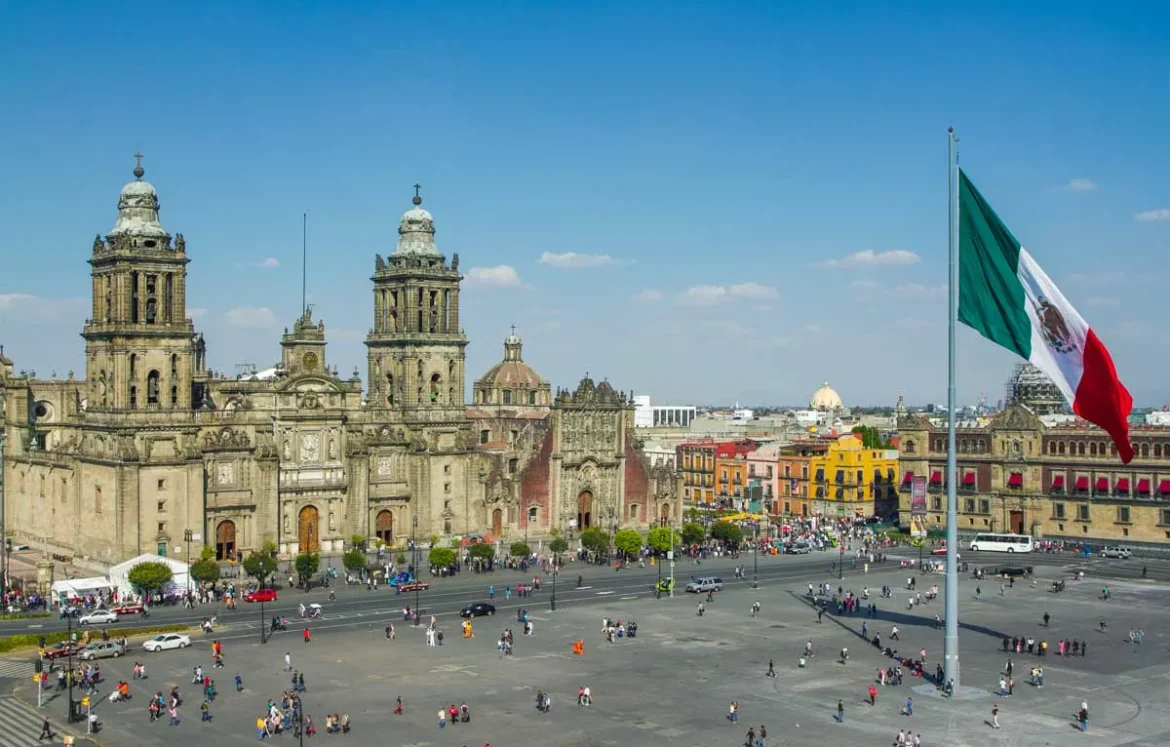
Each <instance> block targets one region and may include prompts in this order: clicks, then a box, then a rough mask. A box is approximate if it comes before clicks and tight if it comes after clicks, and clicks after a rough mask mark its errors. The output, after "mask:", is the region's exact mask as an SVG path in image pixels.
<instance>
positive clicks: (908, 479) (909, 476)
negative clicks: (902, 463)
mask: <svg viewBox="0 0 1170 747" xmlns="http://www.w3.org/2000/svg"><path fill="white" fill-rule="evenodd" d="M912 482H914V473H913V472H906V473H903V475H902V484H903V485H909V484H910V483H912Z"/></svg>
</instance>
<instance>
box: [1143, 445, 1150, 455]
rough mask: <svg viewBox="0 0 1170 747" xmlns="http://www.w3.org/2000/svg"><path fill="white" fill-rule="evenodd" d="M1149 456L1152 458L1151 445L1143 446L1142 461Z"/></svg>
mask: <svg viewBox="0 0 1170 747" xmlns="http://www.w3.org/2000/svg"><path fill="white" fill-rule="evenodd" d="M1149 456H1150V445H1149V444H1142V459H1145V458H1147V457H1149Z"/></svg>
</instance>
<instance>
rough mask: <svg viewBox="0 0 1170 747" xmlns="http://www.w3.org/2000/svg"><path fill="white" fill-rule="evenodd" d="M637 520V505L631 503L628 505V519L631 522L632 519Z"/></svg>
mask: <svg viewBox="0 0 1170 747" xmlns="http://www.w3.org/2000/svg"><path fill="white" fill-rule="evenodd" d="M637 518H638V504H637V503H631V504H630V519H631V520H633V519H637Z"/></svg>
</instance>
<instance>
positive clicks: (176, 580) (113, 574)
mask: <svg viewBox="0 0 1170 747" xmlns="http://www.w3.org/2000/svg"><path fill="white" fill-rule="evenodd" d="M141 563H166V564H167V565H168V566H170V568H171V573H173V574H174V577H173V578H172V579H171V582H170V583H169V584H167V587H166V588H165V589H163V591H168V590H171V589H180V590H182V589H194V588H195V587H194V585H193V584H192V582H191V576H190V574H189V573H188V566H187V564H186V563H183V562H181V561H178V560H172V559H170V558H164V557H163V556H161V555H155V554H153V553H149V552H148V553H144V554H142V555H139V556H138V557H137V558H131V559H130V560H127V561H126V562H124V563H119V564H118V565H116V566H113V567H112V568H110V581H111V582H113V584H114V586H116V587H117V588H118V594H119V595H120V596H131V595H137V594H138V593H139V590H138V589H135V588H134V587H133V585H132V584H131V583H130V571H131V570H132V569H133V568H134V566H136V565H139V564H141Z"/></svg>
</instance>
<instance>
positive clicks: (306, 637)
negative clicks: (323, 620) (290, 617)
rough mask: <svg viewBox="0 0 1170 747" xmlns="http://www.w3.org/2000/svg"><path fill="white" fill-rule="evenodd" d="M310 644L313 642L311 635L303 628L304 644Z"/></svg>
mask: <svg viewBox="0 0 1170 747" xmlns="http://www.w3.org/2000/svg"><path fill="white" fill-rule="evenodd" d="M312 642H313V634H312V633H310V632H309V629H308V628H305V643H312Z"/></svg>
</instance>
